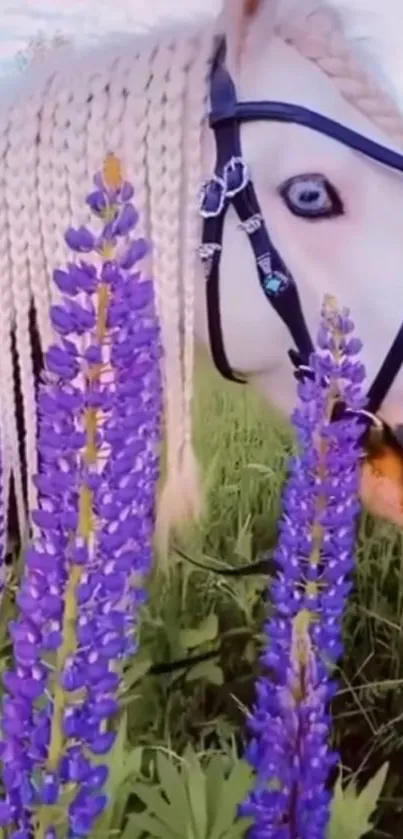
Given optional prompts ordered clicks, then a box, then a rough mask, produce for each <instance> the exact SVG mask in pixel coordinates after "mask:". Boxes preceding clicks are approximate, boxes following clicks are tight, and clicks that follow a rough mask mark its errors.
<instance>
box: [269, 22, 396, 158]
mask: <svg viewBox="0 0 403 839" xmlns="http://www.w3.org/2000/svg"><path fill="white" fill-rule="evenodd" d="M300 14H301V13H300ZM276 29H277V33H278V35H279V36H280V37H281V38H283V40H284V41H285V42H286V43H287V44H290V46H292V47H294V48H295V49H296V50H298V52H299V53H300V54H301V55H303V56H304V58H307V59H309V60H310V61H312V62H313V63H314V64H316V65H317V66H318V67H319V68H320V70H322V71H323V72H324V73H325V74H326V75H327V76H329V78H331V79H332V80H333V81H334V83H335V85H336V86H337V87H338V89H339V90H340V92H341V93H342V95H343V96H344V98H345V99H346V100H347V101H348V102H350V103H351V104H352V105H353V106H354V107H355V108H357V110H359V111H360V112H361V113H362V114H364V115H365V116H367V117H368V118H369V119H370V121H371V122H373V123H374V124H375V125H377V126H379V128H381V129H382V131H384V133H385V134H386V135H387V136H388V137H390V138H391V139H392V140H393V141H394V142H395V143H396V144H397V145H398V146H399V147H400V146H403V116H402V114H401V112H400V111H399V108H398V106H397V103H396V102H395V100H394V98H393V96H391V95H390V94H389V93H388V92H387V91H386V90H384V89H383V88H382V87H381V85H380V84H379V83H378V82H377V80H376V79H375V77H374V75H373V74H371V73H370V72H368V71H367V70H366V68H365V67H364V62H363V61H362V60H360V57H359V54H358V50H357V49H356V48H355V44H354V41H353V40H352V39H349V38H347V36H346V33H345V31H344V27H343V23H342V18H341V15H340V14H339V13H338V12H336V11H335V9H333V8H332V7H331V6H326V7H325V6H322V5H320V6H317V8H316V9H314V10H313V11H308V13H306V14H305V15H304V16H302V15H301V18H300V20H299V21H298V20H297V21H295V18H294V16H293V23H291V22H290V21H289V20H284V21H283V22H281V23H280V24H279V25H278V26H277V27H276Z"/></svg>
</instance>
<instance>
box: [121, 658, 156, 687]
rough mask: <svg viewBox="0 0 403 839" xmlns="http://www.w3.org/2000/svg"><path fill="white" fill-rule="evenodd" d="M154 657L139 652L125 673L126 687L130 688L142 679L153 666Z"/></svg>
mask: <svg viewBox="0 0 403 839" xmlns="http://www.w3.org/2000/svg"><path fill="white" fill-rule="evenodd" d="M152 664H153V662H152V659H151V658H150V656H149V655H147V654H146V653H145V652H139V653H137V655H136V656H135V658H134V660H133V661H132V663H131V664H130V667H128V668H127V670H126V671H125V672H124V674H123V681H124V684H125V689H126V690H130V688H131V687H133V685H135V684H137V682H139V681H140V679H143V678H144V676H146V675H147V673H148V671H149V670H150V669H151V667H152Z"/></svg>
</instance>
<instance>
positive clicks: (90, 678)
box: [0, 155, 161, 839]
mask: <svg viewBox="0 0 403 839" xmlns="http://www.w3.org/2000/svg"><path fill="white" fill-rule="evenodd" d="M132 198H133V189H132V187H131V186H130V184H129V183H127V182H126V181H125V180H124V179H123V177H122V172H121V167H120V163H119V161H118V160H117V159H116V158H115V157H114V156H112V155H110V156H109V157H108V158H107V160H106V163H105V166H104V169H103V172H102V173H100V174H98V175H96V177H95V178H94V190H93V191H92V192H91V194H90V195H88V198H87V203H88V205H89V207H90V208H91V210H92V212H93V213H94V215H95V216H96V217H97V218H98V223H99V226H100V228H101V229H100V232H99V233H94V232H92V231H91V230H90V229H88V228H86V227H81V228H79V229H78V230H75V229H69V230H68V231H67V233H66V237H65V238H66V242H67V244H68V245H69V247H70V248H71V249H72V250H73V251H75V253H76V254H78V256H77V257H76V259H75V261H74V262H73V261H72V262H69V263H68V265H67V268H66V270H57V271H55V272H54V281H55V283H56V285H57V287H58V289H59V291H60V292H61V294H62V302H61V304H60V305H55V306H54V307H53V308H52V310H51V318H52V323H53V326H54V328H55V330H56V332H57V333H58V335H59V341H58V343H57V344H55V345H54V346H51V347H50V349H49V351H48V353H47V356H46V374H45V378H44V381H43V383H42V387H41V390H40V395H39V439H38V449H39V455H40V470H39V474H38V475H37V477H36V479H35V483H36V487H37V489H38V493H39V499H40V501H39V507H38V509H37V510H36V512H35V513H34V514H33V519H34V522H35V525H36V527H37V529H38V535H37V537H36V538H35V541H34V544H33V546H32V547H31V548H30V549H29V551H28V553H27V556H26V569H25V575H24V578H23V581H22V586H21V590H20V593H19V595H18V606H19V609H20V617H19V619H18V620H17V621H16V622H15V623H14V624H13V625H12V626H11V635H12V639H13V645H14V662H15V669H14V671H13V672H9V673H7V674H6V675H5V677H4V684H5V688H6V690H7V694H6V696H5V698H4V701H3V707H2V718H1V735H2V743H1V752H0V757H1V760H2V762H3V767H4V769H3V783H4V787H5V791H6V798H5V800H4V801H3V803H2V804H1V805H0V821H1V824H3V825H8V830H9V833H8V835H9V837H10V839H33V837H34V839H56V837H61V839H64V837H66V836H68V837H71V839H73V837H74V838H75V837H84V836H88V835H89V833H90V832H91V829H92V827H93V825H94V823H95V821H96V819H97V817H98V816H99V815H100V814H101V812H102V811H103V809H104V808H105V806H106V805H107V800H106V796H105V794H104V792H103V787H104V784H105V781H106V779H107V774H108V770H107V768H106V766H104V765H99V759H98V762H97V764H96V765H94V764H93V763H92V756H93V755H98V756H99V755H106V754H107V753H108V752H109V750H110V749H111V747H112V745H113V742H114V737H115V735H114V729H113V724H112V721H113V717H114V715H115V713H116V711H117V710H118V700H117V691H118V688H119V682H120V671H121V666H122V661H123V660H124V658H125V656H126V655H127V654H128V653H133V651H134V650H135V648H136V640H135V630H136V614H137V612H138V607H139V606H140V604H141V603H142V601H143V598H144V594H143V592H142V590H141V587H140V585H141V583H140V581H141V579H142V577H143V576H144V575H145V574H147V572H148V571H149V569H150V565H151V559H152V536H153V530H154V499H155V494H156V484H157V480H158V472H159V443H160V419H161V383H160V373H159V367H160V352H161V350H160V342H159V328H158V324H157V321H156V316H155V312H154V299H153V284H152V281H151V280H150V279H144V278H143V277H142V275H141V273H140V267H139V264H140V260H141V259H142V258H143V257H144V255H145V253H146V251H147V244H146V242H145V241H144V240H141V239H134V238H133V236H132V232H133V230H134V228H135V226H136V222H137V212H136V210H135V208H134V205H133V203H132ZM89 254H92V259H91V261H88V260H87V259H86V258H85V257H86V256H87V255H89Z"/></svg>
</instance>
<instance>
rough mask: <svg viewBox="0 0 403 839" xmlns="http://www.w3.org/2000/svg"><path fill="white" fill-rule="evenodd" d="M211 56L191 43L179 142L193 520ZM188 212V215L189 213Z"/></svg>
mask: <svg viewBox="0 0 403 839" xmlns="http://www.w3.org/2000/svg"><path fill="white" fill-rule="evenodd" d="M211 55H212V37H211V33H210V32H209V31H206V32H205V33H203V34H202V35H201V36H200V37H199V38H198V39H197V42H196V55H195V60H194V61H193V63H192V65H191V67H190V69H189V76H188V84H187V101H186V112H187V119H186V121H185V138H184V162H185V171H186V193H185V199H184V202H183V213H182V225H183V231H184V232H183V289H182V291H183V314H184V330H183V334H184V338H183V368H184V370H183V375H184V392H183V398H184V416H183V422H184V428H183V455H182V480H181V483H182V486H183V487H184V489H185V492H186V497H187V503H188V509H189V515H190V516H191V517H192V518H194V519H197V518H199V516H200V514H201V510H202V498H201V491H200V478H199V470H198V464H197V461H196V459H195V455H194V450H193V443H192V407H193V379H194V346H195V338H194V331H195V323H194V321H195V279H196V278H197V276H198V264H197V263H198V261H199V257H198V245H199V242H200V218H199V215H198V212H197V206H198V199H199V192H200V185H201V183H202V181H203V175H204V172H203V154H202V151H203V150H202V127H203V123H204V120H205V114H206V112H207V99H208V76H209V71H210V64H211ZM193 208H194V209H193Z"/></svg>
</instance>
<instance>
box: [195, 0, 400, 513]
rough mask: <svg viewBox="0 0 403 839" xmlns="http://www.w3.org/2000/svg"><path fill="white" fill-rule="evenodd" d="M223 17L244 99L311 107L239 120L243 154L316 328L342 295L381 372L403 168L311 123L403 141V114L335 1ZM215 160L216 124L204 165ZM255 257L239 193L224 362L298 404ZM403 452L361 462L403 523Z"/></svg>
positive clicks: (370, 486) (280, 403) (395, 400)
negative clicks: (302, 115) (324, 307)
mask: <svg viewBox="0 0 403 839" xmlns="http://www.w3.org/2000/svg"><path fill="white" fill-rule="evenodd" d="M304 6H305V11H304ZM223 19H224V37H225V45H226V51H225V65H226V68H227V70H228V72H229V74H230V77H231V79H232V81H233V83H234V88H235V90H236V97H237V100H238V102H244V103H262V102H264V103H281V105H282V106H283V105H284V103H285V104H286V105H287V104H289V105H290V106H297V108H298V107H302V109H303V110H305V112H306V113H308V121H307V122H306V123H305V124H301V123H300V124H296V123H295V121H294V120H292V119H290V120H277V119H273V118H267V119H265V118H262V119H258V120H254V119H252V120H251V121H249V120H245V121H242V120H240V130H239V137H240V147H241V151H242V158H243V160H244V161H245V162H246V163H247V166H248V168H249V172H250V179H251V181H252V183H253V187H254V192H255V196H256V199H257V204H258V206H259V210H260V213H261V216H262V219H263V222H264V224H265V227H266V230H267V231H268V236H269V239H270V242H271V247H273V249H274V250H275V252H276V254H277V255H279V258H280V259H281V263H282V264H283V265H285V266H286V268H287V270H288V272H289V273H290V275H291V276H292V277H293V278H294V281H295V285H296V287H297V289H298V294H299V299H300V302H301V307H302V310H303V314H304V319H305V322H306V326H307V330H308V331H309V333H310V334H312V335H314V334H315V332H316V328H317V324H318V319H319V312H320V307H321V302H322V300H323V297H324V295H325V294H326V293H328V294H331V295H333V296H335V297H336V298H337V300H338V301H339V302H340V304H342V305H344V306H347V307H348V308H349V309H350V310H351V313H352V316H353V318H354V321H355V323H356V327H357V334H358V335H359V336H360V337H361V339H362V341H363V345H364V349H363V357H362V360H363V362H364V364H365V366H366V370H367V375H368V379H369V381H372V380H373V379H374V378H375V377H376V375H377V373H378V371H379V369H380V367H381V365H382V363H383V361H384V359H385V356H386V355H387V353H388V351H389V349H390V347H391V344H392V341H393V339H394V338H395V336H396V334H397V333H398V332H399V329H400V327H401V323H402V319H403V306H402V305H401V302H400V301H401V297H402V295H401V288H402V283H403V237H402V219H403V175H402V173H401V171H395V170H391V169H390V168H388V167H387V166H385V165H382V162H381V163H380V162H379V160H378V161H376V160H374V159H372V158H371V156H367V155H366V154H362V153H360V152H359V151H357V149H354V148H351V147H350V143H349V142H338V138H337V137H335V135H334V133H333V135H332V131H330V132H326V131H324V130H320V128H319V130H312V128H313V127H315V126H312V125H311V124H310V122H309V113H310V112H312V113H313V116H314V117H315V115H318V114H319V115H321V116H322V117H325V118H327V119H328V120H330V121H331V124H332V125H336V124H337V125H341V126H343V127H345V128H346V129H347V130H349V131H350V133H351V137H353V138H354V137H358V144H359V145H360V142H361V140H360V138H362V137H365V138H368V139H369V140H370V141H372V142H373V143H374V144H376V147H382V148H383V149H389V150H392V151H393V150H395V151H398V150H399V149H401V147H402V145H403V119H402V117H401V115H400V114H399V111H398V108H397V105H396V104H395V103H394V102H393V100H392V99H391V98H389V96H388V94H387V93H386V92H385V91H384V90H382V89H381V87H380V86H379V85H378V84H377V82H376V80H375V79H372V78H371V77H370V75H369V74H368V73H367V71H366V69H365V62H364V59H363V58H360V56H359V53H358V51H357V50H356V49H355V47H354V44H353V43H352V42H350V41H349V40H348V38H347V36H346V34H345V32H344V30H343V26H342V24H341V21H340V18H339V16H338V15H337V14H336V13H335V12H334V11H333V10H331V9H324V8H323V7H320V8H314V9H312V4H311V5H310V6H309V7H308V6H307V4H303V3H302V4H298V9H297V10H296V9H292V10H290V8H289V6H288V9H284V3H282V2H278V3H276V2H273V0H260V2H259V0H254V2H250V0H249V1H248V0H228V1H227V2H226V3H225V4H224V18H223ZM329 124H330V123H329ZM316 127H317V126H316ZM348 136H350V135H348ZM224 142H226V141H225V140H224ZM218 144H219V143H218ZM374 148H375V146H374ZM396 159H397V165H396V167H395V169H398V168H399V161H400V168H401V170H403V158H401V159H400V158H398V156H397V155H396ZM381 160H383V158H382V153H381ZM212 166H213V167H214V157H213V149H212V144H211V135H210V136H209V137H208V138H207V142H206V167H207V168H208V170H209V171H211V167H212ZM238 216H239V213H238ZM256 268H257V260H256V254H254V251H253V247H251V242H250V240H248V237H247V236H246V235H245V230H244V228H243V226H242V224H240V223H239V217H237V213H236V212H234V208H233V207H232V206H231V207H229V209H228V212H227V213H226V215H225V219H224V222H223V230H222V236H221V253H220V270H219V300H218V301H217V300H216V303H219V307H220V331H221V344H222V347H221V349H222V354H223V353H224V350H225V359H226V365H227V368H228V369H230V370H232V371H237V373H238V374H241V376H242V377H244V378H246V379H247V380H248V381H251V382H252V383H255V384H256V385H257V386H258V388H259V389H260V390H261V391H262V392H263V394H264V395H265V396H266V397H267V398H268V399H269V400H270V401H271V402H273V403H274V404H275V405H276V406H277V407H279V408H280V409H282V410H284V411H286V412H287V413H289V412H290V411H291V409H292V408H293V406H294V404H295V377H294V374H293V369H292V366H291V364H290V360H289V357H288V350H289V348H290V334H289V330H288V329H287V325H286V324H284V322H283V321H282V320H281V318H279V317H277V315H276V313H275V311H273V308H272V306H270V305H268V302H267V300H266V299H265V296H264V294H263V293H262V282H261V279H262V278H261V277H260V278H259V272H258V271H257V270H256ZM198 294H199V295H200V294H201V291H200V288H199V291H198ZM197 313H198V320H197V328H198V331H199V335H200V336H201V337H202V338H203V339H204V340H205V341H208V340H210V343H211V325H210V338H208V332H209V330H208V328H207V318H206V312H205V308H204V306H203V305H202V303H201V298H199V304H198V306H197ZM399 340H400V339H399ZM402 342H403V338H402ZM399 353H401V355H400V356H399V363H398V364H397V365H396V371H395V373H396V375H395V376H394V379H393V381H392V383H391V384H390V386H389V385H388V387H387V388H386V387H385V388H384V390H385V391H386V392H385V393H383V392H382V399H381V400H379V401H380V403H381V404H379V406H378V405H377V406H376V407H377V413H378V416H379V417H380V418H381V420H382V421H384V422H385V423H386V424H387V428H388V429H389V427H390V426H392V427H394V426H396V425H400V424H401V423H403V368H402V367H401V366H400V365H401V363H402V361H403V347H401V348H400V350H399ZM381 390H382V389H381ZM378 426H379V424H378ZM389 439H390V437H389ZM402 464H403V459H402V456H401V454H399V453H398V451H397V449H396V447H394V446H393V445H392V447H390V446H389V443H388V442H387V441H385V440H383V441H382V440H381V443H380V448H379V447H378V446H376V447H375V450H371V455H370V457H369V458H366V459H365V461H364V463H363V470H362V486H361V491H362V492H361V494H362V497H363V500H364V502H365V503H366V505H367V506H368V507H369V508H370V509H372V510H373V511H374V512H375V513H378V514H380V515H381V516H385V517H387V518H389V519H391V520H393V521H395V522H396V523H398V524H399V525H402V524H403V506H402V504H403V478H402V476H403V466H402Z"/></svg>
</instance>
